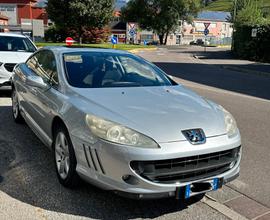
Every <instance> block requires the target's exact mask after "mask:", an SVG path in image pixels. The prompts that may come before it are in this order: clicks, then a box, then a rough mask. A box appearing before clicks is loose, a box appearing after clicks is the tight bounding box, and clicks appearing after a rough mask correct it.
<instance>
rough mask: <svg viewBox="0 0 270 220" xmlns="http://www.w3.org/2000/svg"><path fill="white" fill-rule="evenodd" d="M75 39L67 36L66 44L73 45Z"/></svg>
mask: <svg viewBox="0 0 270 220" xmlns="http://www.w3.org/2000/svg"><path fill="white" fill-rule="evenodd" d="M74 42H75V41H74V40H73V38H72V37H67V38H66V45H67V46H72V44H73V43H74Z"/></svg>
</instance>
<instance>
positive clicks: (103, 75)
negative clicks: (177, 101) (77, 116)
mask: <svg viewBox="0 0 270 220" xmlns="http://www.w3.org/2000/svg"><path fill="white" fill-rule="evenodd" d="M63 59H64V64H65V70H66V76H67V80H68V82H69V84H70V85H71V86H74V87H79V88H102V87H138V86H169V85H172V83H171V81H170V80H169V79H168V78H167V76H166V75H165V74H164V73H163V72H162V71H161V70H160V69H158V68H157V67H155V66H154V65H152V64H150V63H148V62H146V61H144V60H143V59H141V58H139V57H136V56H133V55H128V54H127V55H122V54H120V55H119V54H114V53H98V52H72V53H66V54H64V55H63Z"/></svg>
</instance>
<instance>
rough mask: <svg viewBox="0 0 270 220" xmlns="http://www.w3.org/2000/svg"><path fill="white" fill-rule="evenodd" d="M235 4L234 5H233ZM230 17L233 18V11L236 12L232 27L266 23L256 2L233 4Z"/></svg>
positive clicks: (245, 0)
mask: <svg viewBox="0 0 270 220" xmlns="http://www.w3.org/2000/svg"><path fill="white" fill-rule="evenodd" d="M235 4H236V5H235ZM234 7H235V8H234V9H235V10H233V12H232V17H233V18H234V11H235V12H236V15H235V20H234V25H235V27H237V26H238V27H239V26H243V25H247V26H253V25H263V24H266V23H267V22H268V21H267V19H266V18H265V17H264V13H263V12H262V10H261V8H260V7H259V6H258V1H254V0H238V1H235V3H234Z"/></svg>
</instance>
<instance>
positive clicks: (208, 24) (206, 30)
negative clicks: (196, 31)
mask: <svg viewBox="0 0 270 220" xmlns="http://www.w3.org/2000/svg"><path fill="white" fill-rule="evenodd" d="M210 25H211V23H209V22H205V23H204V27H205V29H204V32H203V33H204V36H205V37H204V52H206V36H207V35H208V34H209V29H208V28H209V26H210Z"/></svg>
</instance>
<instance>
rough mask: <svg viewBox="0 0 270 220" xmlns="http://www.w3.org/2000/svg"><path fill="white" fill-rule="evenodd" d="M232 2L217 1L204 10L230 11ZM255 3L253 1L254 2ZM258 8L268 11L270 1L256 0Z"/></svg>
mask: <svg viewBox="0 0 270 220" xmlns="http://www.w3.org/2000/svg"><path fill="white" fill-rule="evenodd" d="M233 1H234V0H217V1H214V2H212V3H210V4H209V5H208V6H206V8H205V10H209V11H231V8H232V6H233ZM254 1H255V0H254ZM258 6H259V7H261V8H262V9H263V8H266V7H268V8H269V10H270V0H258Z"/></svg>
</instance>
